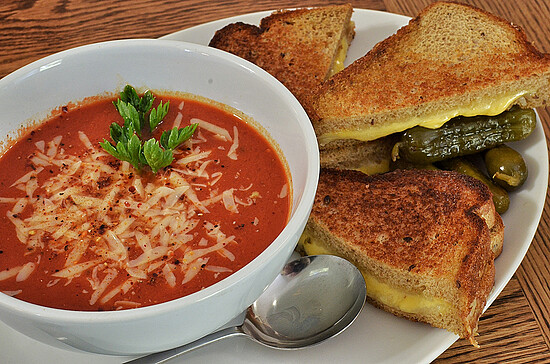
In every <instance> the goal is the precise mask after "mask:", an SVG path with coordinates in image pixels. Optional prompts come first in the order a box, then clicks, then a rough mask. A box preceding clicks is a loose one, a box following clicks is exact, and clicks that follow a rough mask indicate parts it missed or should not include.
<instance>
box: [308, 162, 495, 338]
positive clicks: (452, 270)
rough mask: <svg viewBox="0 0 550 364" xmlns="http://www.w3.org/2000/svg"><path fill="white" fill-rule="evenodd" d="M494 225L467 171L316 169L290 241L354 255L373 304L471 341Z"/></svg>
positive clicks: (490, 265)
mask: <svg viewBox="0 0 550 364" xmlns="http://www.w3.org/2000/svg"><path fill="white" fill-rule="evenodd" d="M503 228H504V226H503V225H502V219H501V218H500V216H499V215H498V214H497V213H496V212H495V209H494V205H493V203H492V200H491V193H490V192H489V190H488V189H487V187H486V186H485V185H484V184H482V183H481V182H479V181H477V180H475V179H473V178H471V177H467V176H463V175H460V174H458V173H454V172H446V171H433V170H432V171H427V170H410V171H395V172H390V173H386V174H381V175H375V176H367V175H365V174H363V173H360V172H356V171H341V170H331V169H322V171H321V175H320V179H319V187H318V190H317V195H316V198H315V202H314V205H313V209H312V213H311V215H310V217H309V220H308V223H307V225H306V229H305V231H304V234H303V235H302V237H301V239H300V241H299V247H300V248H301V249H302V250H303V251H304V252H305V253H307V254H308V255H315V254H334V255H338V256H341V257H343V258H345V259H347V260H349V261H351V262H352V263H354V264H355V265H356V266H357V267H358V268H359V270H360V271H361V272H362V273H363V276H364V277H365V281H366V284H367V297H368V300H369V302H371V303H373V304H374V305H375V306H377V307H380V308H382V309H384V310H386V311H388V312H391V313H393V314H396V315H398V316H403V317H406V318H409V319H411V320H415V321H422V322H426V323H429V324H431V325H433V326H436V327H440V328H445V329H447V330H449V331H452V332H454V333H456V334H458V335H460V336H461V337H464V338H468V339H470V340H471V342H472V343H474V344H475V340H474V335H475V333H476V329H477V321H478V319H479V316H480V315H481V312H482V310H483V308H484V305H485V302H486V300H487V296H488V294H489V292H490V291H491V289H492V286H493V282H494V259H495V257H496V256H497V255H498V254H499V253H500V251H501V250H502V230H503Z"/></svg>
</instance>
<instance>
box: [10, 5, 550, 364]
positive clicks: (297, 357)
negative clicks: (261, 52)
mask: <svg viewBox="0 0 550 364" xmlns="http://www.w3.org/2000/svg"><path fill="white" fill-rule="evenodd" d="M270 13H271V12H260V13H253V14H247V15H242V16H238V17H233V18H228V19H222V20H218V21H215V22H211V23H207V24H203V25H200V26H196V27H193V28H190V29H185V30H182V31H179V32H177V33H173V34H170V35H168V36H165V37H163V38H164V39H173V40H181V41H188V42H194V43H200V44H208V43H209V41H210V39H211V38H212V36H213V34H214V32H215V31H216V30H217V29H220V28H221V27H223V26H224V25H226V24H228V23H233V22H236V21H242V22H246V23H251V24H258V23H259V21H260V19H261V18H263V17H265V16H267V15H268V14H270ZM353 20H354V21H355V25H356V33H357V34H356V37H355V39H354V41H353V43H352V44H351V47H350V49H349V52H348V59H347V63H348V64H349V63H350V62H351V61H353V60H355V59H356V58H358V57H360V56H362V55H364V54H365V53H366V52H367V51H368V50H369V49H370V48H372V46H373V45H374V44H376V43H377V42H378V41H380V40H382V39H384V38H386V37H388V36H389V35H391V34H393V33H394V32H395V31H396V30H397V29H399V28H400V27H401V26H403V25H405V24H406V23H407V22H408V20H409V18H407V17H404V16H401V15H395V14H391V13H385V12H379V11H372V10H362V9H355V11H354V14H353ZM513 146H514V147H515V148H516V149H518V150H519V151H520V152H521V153H522V154H523V156H524V158H525V160H526V162H527V165H528V168H529V179H528V181H527V182H526V184H525V186H524V187H523V188H522V189H521V190H520V191H518V192H516V193H513V194H512V195H511V207H510V210H509V211H508V212H506V214H504V216H503V219H504V223H505V225H506V229H505V235H504V251H503V252H502V254H501V256H500V257H499V258H498V259H497V261H496V277H495V287H494V289H493V291H492V292H491V294H490V296H489V301H488V304H487V306H489V305H490V304H491V303H492V302H493V301H494V300H495V298H496V297H497V296H498V295H499V294H500V292H501V291H502V290H503V288H504V287H505V286H506V284H507V283H508V281H509V280H510V278H511V277H512V275H513V274H514V272H515V271H516V269H517V268H518V266H519V264H520V263H521V261H522V259H523V257H524V256H525V253H526V252H527V249H528V248H529V245H530V244H531V240H532V239H533V236H534V235H535V232H536V229H537V226H538V223H539V220H540V216H541V214H542V209H543V207H544V201H545V198H546V188H547V185H548V152H547V147H546V139H545V137H544V131H543V129H542V127H541V124H540V120H539V123H538V125H537V128H536V130H535V132H534V133H533V134H532V135H531V136H530V137H529V138H528V139H527V140H525V141H521V142H516V143H514V145H513ZM327 294H330V292H327ZM335 299H337V298H335ZM182 330H185V328H182ZM481 335H484V333H483V332H481ZM0 337H1V338H2V340H1V342H0V362H2V363H23V362H25V363H27V362H43V363H74V362H78V363H97V362H101V363H107V364H109V363H121V362H123V361H124V360H127V359H129V358H122V357H112V356H111V357H109V356H100V355H95V354H88V353H81V352H75V351H70V350H67V351H64V350H59V349H55V348H53V347H49V346H47V345H44V344H41V343H38V342H36V341H34V340H32V339H29V338H27V337H26V336H23V335H22V334H19V333H18V332H15V331H13V330H12V329H10V328H9V327H7V326H5V325H4V324H3V323H0ZM456 339H457V337H456V336H455V335H453V334H450V333H448V332H447V331H445V330H441V329H435V328H432V327H430V326H428V325H425V324H421V323H413V322H409V321H407V320H405V319H400V318H397V317H394V316H392V315H390V314H387V313H385V312H383V311H381V310H378V309H375V308H373V307H372V306H370V305H366V306H365V308H364V310H363V312H362V313H361V315H360V316H359V318H358V319H357V321H356V322H355V323H354V324H353V325H352V326H351V327H350V328H349V329H348V330H346V331H345V332H343V333H342V334H340V335H339V336H337V337H335V338H333V339H331V340H329V341H327V342H325V343H323V344H320V345H318V346H315V347H313V348H307V349H301V350H294V351H278V350H275V349H269V348H265V347H263V346H261V345H258V344H255V343H253V342H251V341H250V340H248V339H246V338H229V339H225V340H222V341H220V342H217V343H214V344H211V345H209V346H207V347H205V348H202V349H198V350H195V351H194V352H191V353H188V354H186V355H185V356H184V357H181V358H179V359H177V360H174V361H173V362H174V363H178V362H180V363H183V362H185V363H204V362H214V361H217V362H220V363H222V362H223V363H258V362H261V363H282V362H284V363H300V364H303V363H309V362H316V363H335V362H346V363H358V362H361V363H380V364H382V363H428V362H430V361H432V360H434V359H435V358H437V357H438V356H439V355H440V354H441V353H442V352H444V351H445V350H446V349H447V348H448V347H449V346H450V345H452V344H453V342H454V341H455V340H456ZM151 340H154V338H151ZM472 350H473V349H472Z"/></svg>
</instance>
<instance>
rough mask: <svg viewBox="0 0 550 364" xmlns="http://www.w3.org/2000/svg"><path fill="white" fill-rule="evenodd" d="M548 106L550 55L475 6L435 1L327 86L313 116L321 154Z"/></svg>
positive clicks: (319, 91)
mask: <svg viewBox="0 0 550 364" xmlns="http://www.w3.org/2000/svg"><path fill="white" fill-rule="evenodd" d="M549 99H550V55H549V54H544V53H541V52H539V51H538V50H537V49H536V48H535V47H534V46H533V45H532V44H531V43H530V42H529V41H528V40H527V38H526V36H525V33H524V32H523V30H521V29H520V28H519V27H517V26H515V25H512V24H510V23H509V22H507V21H505V20H503V19H500V18H498V17H496V16H494V15H492V14H490V13H487V12H485V11H483V10H481V9H477V8H475V7H472V6H470V5H466V4H460V3H453V2H436V3H433V4H431V5H429V6H428V7H427V8H425V9H424V10H423V11H422V12H421V13H420V14H419V15H418V16H417V17H416V18H414V19H412V20H411V21H410V22H409V24H408V25H406V26H404V27H402V28H401V29H399V30H398V31H397V33H396V34H394V35H392V36H390V37H389V38H387V39H385V40H383V41H381V42H380V43H378V44H377V45H376V46H375V47H374V48H373V49H372V50H371V51H369V52H368V53H367V54H366V55H365V56H363V57H361V58H360V59H358V60H356V61H355V62H353V63H352V64H351V65H350V66H348V67H346V68H345V69H344V70H343V71H342V72H339V73H337V74H336V75H334V76H333V77H332V78H330V79H329V80H327V81H326V82H325V83H323V85H321V86H320V87H319V88H318V89H317V90H316V91H315V92H314V95H313V96H312V98H311V110H312V115H314V117H313V124H314V128H315V131H316V133H317V136H318V141H319V144H320V146H321V147H323V146H325V145H328V144H329V143H332V142H334V141H338V140H360V141H371V140H376V139H378V138H381V137H384V136H387V135H390V134H393V133H397V132H401V131H404V130H406V129H409V128H412V127H414V126H417V125H420V126H424V127H426V128H439V127H440V126H442V125H443V124H445V123H446V122H447V121H448V120H450V119H452V118H454V117H456V116H459V115H461V116H476V115H497V114H500V113H502V112H503V111H506V110H508V109H509V108H510V107H511V106H513V105H519V106H520V107H522V108H535V107H541V106H545V105H546V103H547V100H549Z"/></svg>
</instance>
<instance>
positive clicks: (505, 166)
mask: <svg viewBox="0 0 550 364" xmlns="http://www.w3.org/2000/svg"><path fill="white" fill-rule="evenodd" d="M485 166H486V167H487V173H489V176H490V177H491V179H492V180H493V181H494V182H495V183H496V184H498V185H499V186H501V187H502V188H504V189H505V190H507V191H513V190H515V189H517V188H518V187H520V186H521V185H523V184H524V183H525V180H527V165H526V164H525V161H524V160H523V157H522V156H521V154H519V153H518V152H517V151H515V150H514V149H512V148H510V147H508V146H506V145H504V144H502V145H499V146H498V147H495V148H492V149H489V150H488V151H487V152H486V153H485Z"/></svg>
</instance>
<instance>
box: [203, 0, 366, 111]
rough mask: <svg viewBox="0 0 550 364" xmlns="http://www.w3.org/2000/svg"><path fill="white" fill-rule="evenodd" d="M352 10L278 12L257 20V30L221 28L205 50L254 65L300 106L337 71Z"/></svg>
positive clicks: (251, 27) (348, 34)
mask: <svg viewBox="0 0 550 364" xmlns="http://www.w3.org/2000/svg"><path fill="white" fill-rule="evenodd" d="M352 12H353V8H352V6H351V5H349V4H346V5H333V6H325V7H318V8H307V9H306V8H303V9H296V10H281V11H277V12H274V13H273V14H272V15H270V16H268V17H266V18H264V19H262V20H261V23H260V26H259V27H258V26H255V25H250V24H244V23H234V24H230V25H227V26H226V27H224V28H222V29H220V30H218V31H217V32H216V33H215V34H214V37H213V38H212V40H211V41H210V46H212V47H216V48H219V49H223V50H225V51H228V52H230V53H233V54H236V55H238V56H240V57H242V58H244V59H246V60H248V61H251V62H252V63H255V64H256V65H258V66H260V67H261V68H263V69H264V70H266V71H267V72H269V73H270V74H271V75H273V76H274V77H275V78H277V79H278V80H279V81H281V83H283V84H284V85H285V86H286V87H287V88H288V89H289V90H290V91H291V92H292V93H293V94H294V96H296V98H297V99H298V101H300V102H301V103H302V105H304V107H306V102H305V100H306V98H307V97H308V96H309V94H310V93H311V90H312V89H313V88H315V87H317V86H319V84H320V83H321V82H323V81H324V80H325V79H327V78H328V77H329V76H331V75H332V74H334V73H335V72H337V71H338V70H340V69H342V68H343V62H344V58H345V56H346V53H347V49H348V45H349V43H350V42H351V41H352V39H353V37H354V35H355V31H354V24H353V23H352V22H351V15H352ZM306 111H307V110H306Z"/></svg>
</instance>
